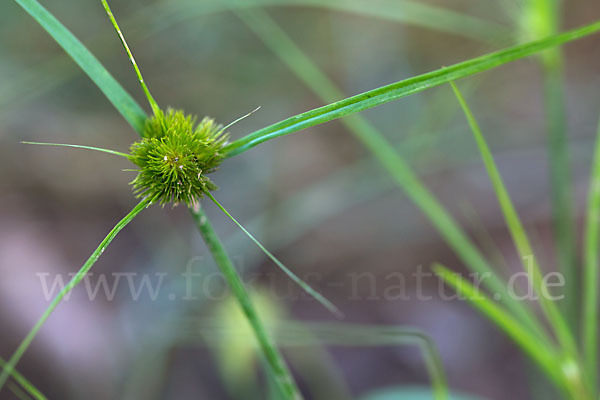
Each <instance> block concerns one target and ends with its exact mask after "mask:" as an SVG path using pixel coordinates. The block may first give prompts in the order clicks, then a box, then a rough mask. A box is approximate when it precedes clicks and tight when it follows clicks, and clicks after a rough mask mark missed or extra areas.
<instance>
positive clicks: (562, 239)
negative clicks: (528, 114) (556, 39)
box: [516, 0, 580, 327]
mask: <svg viewBox="0 0 600 400" xmlns="http://www.w3.org/2000/svg"><path fill="white" fill-rule="evenodd" d="M562 3H563V2H562V1H554V0H553V1H548V0H527V1H525V2H524V4H523V10H522V12H521V15H517V16H516V18H517V22H518V23H520V27H521V30H522V31H523V35H524V36H525V37H528V38H533V39H539V38H542V37H546V36H548V35H554V34H556V33H557V32H558V31H559V29H560V28H559V27H560V19H561V8H562ZM537 59H538V61H539V64H540V67H541V70H542V79H543V94H544V97H543V98H544V108H545V119H546V121H545V122H546V130H547V135H548V141H547V142H548V144H547V151H548V168H549V183H550V198H551V201H552V224H553V228H554V237H555V241H556V260H557V265H558V267H559V270H560V272H561V273H562V274H563V276H564V278H565V285H564V296H565V298H564V300H563V301H562V304H561V305H562V308H563V310H564V313H565V317H566V318H567V320H568V321H569V323H570V324H571V325H572V326H574V327H576V326H577V321H578V320H579V314H580V307H578V297H579V296H578V295H577V293H578V289H577V288H578V287H579V276H578V274H577V269H576V268H577V254H576V229H575V220H574V218H573V199H572V197H571V196H572V193H573V192H572V188H571V177H570V170H571V168H570V165H569V149H568V140H567V122H566V120H567V117H566V103H565V93H564V83H563V69H564V57H563V53H562V51H561V49H559V48H553V49H550V50H548V51H545V52H543V53H540V54H539V57H538V58H537Z"/></svg>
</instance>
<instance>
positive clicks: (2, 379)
mask: <svg viewBox="0 0 600 400" xmlns="http://www.w3.org/2000/svg"><path fill="white" fill-rule="evenodd" d="M150 204H152V199H150V198H145V199H143V200H142V201H140V202H139V203H138V205H137V206H135V207H134V208H133V210H131V211H130V212H129V214H127V215H126V216H125V217H123V219H122V220H120V221H119V222H118V223H117V224H116V225H115V227H114V228H113V229H112V230H111V231H110V232H109V233H108V235H106V237H105V238H104V240H103V241H102V242H101V243H100V245H99V246H98V247H97V248H96V250H94V252H93V253H92V255H91V256H90V257H89V258H88V259H87V261H86V262H85V264H83V266H82V267H81V269H80V270H79V271H77V274H75V276H73V278H72V279H71V280H70V281H69V283H68V284H67V285H66V286H65V287H64V288H63V289H62V290H61V291H60V293H59V294H58V295H57V296H56V297H55V298H54V300H52V302H51V303H50V305H49V306H48V308H47V309H46V311H44V314H43V315H42V317H41V318H40V319H39V320H38V322H37V323H36V324H35V326H34V327H33V328H32V329H31V331H29V333H28V334H27V336H26V337H25V339H23V341H22V342H21V344H20V345H19V347H18V348H17V350H16V351H15V352H14V354H13V355H12V357H11V358H10V359H9V360H8V362H7V363H6V365H4V368H3V369H2V374H0V389H2V387H3V386H4V384H5V383H6V380H7V379H8V377H9V376H10V374H11V373H12V372H13V371H14V368H15V366H16V365H17V363H18V362H19V360H20V359H21V357H23V354H25V351H27V349H28V348H29V345H30V344H31V342H32V341H33V339H35V337H36V335H37V333H38V332H39V330H40V329H41V328H42V326H43V325H44V323H45V322H46V320H47V319H48V317H50V315H51V314H52V312H53V311H54V310H55V309H56V307H58V305H59V304H60V302H61V301H62V299H63V298H64V297H65V295H67V293H69V292H70V291H71V290H73V288H74V287H75V286H77V284H79V282H81V280H82V279H83V278H84V277H85V275H86V274H87V273H88V272H89V270H90V269H91V268H92V267H93V266H94V264H95V263H96V261H98V258H100V255H102V253H103V252H104V250H105V249H106V248H107V247H108V245H109V244H110V242H112V241H113V239H114V238H115V237H116V236H117V234H118V233H119V232H120V231H121V230H122V229H123V228H125V226H127V224H129V223H130V222H131V221H132V220H133V218H134V217H135V216H136V215H138V214H139V213H140V212H141V211H142V210H143V209H144V208H146V207H148V206H149V205H150Z"/></svg>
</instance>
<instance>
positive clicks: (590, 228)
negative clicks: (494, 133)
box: [582, 121, 600, 389]
mask: <svg viewBox="0 0 600 400" xmlns="http://www.w3.org/2000/svg"><path fill="white" fill-rule="evenodd" d="M599 233H600V121H599V122H598V133H597V134H596V145H595V149H594V158H593V161H592V173H591V176H590V187H589V193H588V204H587V215H586V218H585V233H584V245H583V262H584V264H583V282H584V285H583V313H582V315H583V327H582V335H583V354H584V359H585V366H586V371H588V374H589V375H590V376H589V377H588V378H589V379H590V381H591V383H592V386H593V388H594V389H595V387H596V385H597V383H596V374H597V371H598V355H597V354H598V242H599V240H600V234H599Z"/></svg>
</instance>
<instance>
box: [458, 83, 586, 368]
mask: <svg viewBox="0 0 600 400" xmlns="http://www.w3.org/2000/svg"><path fill="white" fill-rule="evenodd" d="M450 85H451V86H452V90H453V91H454V94H455V95H456V98H457V99H458V102H459V104H460V106H461V107H462V109H463V111H464V113H465V117H466V118H467V122H468V123H469V126H470V128H471V131H472V132H473V136H474V137H475V142H476V143H477V147H478V148H479V152H480V154H481V158H482V160H483V163H484V164H485V168H486V170H487V173H488V176H489V178H490V181H491V182H492V186H493V187H494V191H495V193H496V197H497V199H498V203H499V204H500V208H501V209H502V213H503V214H504V219H505V221H506V224H507V226H508V229H509V231H510V234H511V237H512V239H513V241H514V243H515V245H516V247H517V250H518V252H519V255H520V256H521V260H522V262H523V268H524V270H525V272H526V273H527V275H528V278H529V280H530V281H531V283H532V285H533V288H534V289H535V291H536V293H537V296H538V297H539V303H540V305H541V307H542V310H543V311H544V314H545V315H546V317H547V319H548V321H549V322H550V324H551V326H552V328H553V330H554V332H555V334H556V336H557V338H558V340H559V341H560V343H561V345H562V346H563V348H564V350H565V351H567V352H569V353H570V354H571V356H573V357H574V358H576V357H577V346H576V344H575V339H574V338H573V334H572V332H571V330H570V328H569V326H568V325H567V323H566V321H565V319H564V318H563V315H562V314H561V312H560V311H559V309H558V307H557V306H556V304H555V303H554V302H553V301H552V300H551V299H549V298H548V295H549V291H548V288H547V286H545V284H544V280H543V277H542V272H541V270H540V267H539V265H538V263H537V260H536V258H535V255H534V253H533V250H532V248H531V245H530V243H529V238H528V237H527V233H526V232H525V228H524V227H523V224H522V223H521V220H520V218H519V215H518V214H517V210H516V209H515V206H514V205H513V202H512V200H511V198H510V195H509V194H508V190H506V186H505V185H504V182H503V180H502V176H501V175H500V172H499V171H498V168H497V167H496V163H495V162H494V157H493V155H492V152H491V150H490V148H489V146H488V145H487V143H486V141H485V138H484V137H483V134H482V133H481V129H480V128H479V124H477V121H476V120H475V117H474V116H473V113H472V112H471V109H470V108H469V106H468V105H467V102H466V101H465V99H464V98H463V96H462V94H461V93H460V91H459V90H458V88H457V87H456V85H455V84H454V82H450ZM527 260H530V262H527ZM527 264H530V265H529V267H528V266H527Z"/></svg>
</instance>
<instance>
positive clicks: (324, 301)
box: [206, 192, 344, 319]
mask: <svg viewBox="0 0 600 400" xmlns="http://www.w3.org/2000/svg"><path fill="white" fill-rule="evenodd" d="M206 195H207V196H208V197H209V198H210V199H211V200H212V201H213V202H214V203H215V204H216V205H217V207H219V208H220V209H221V211H223V212H224V213H225V215H227V217H229V219H231V220H232V221H233V222H234V223H235V224H236V225H237V226H238V228H240V229H241V230H242V232H244V233H245V234H246V236H248V237H249V238H250V240H252V241H253V242H254V244H256V245H257V246H258V248H259V249H260V250H261V251H262V252H263V253H265V254H266V255H267V257H269V258H270V259H271V261H273V262H274V263H275V264H276V265H277V266H278V267H279V268H280V269H281V270H282V271H283V272H284V273H285V274H286V275H287V276H288V277H289V278H290V279H291V280H293V281H294V282H295V283H296V284H297V285H298V286H300V287H301V288H302V290H304V291H305V292H306V293H308V294H309V295H311V296H312V297H313V298H314V299H315V300H317V301H318V302H319V303H321V304H322V305H323V307H325V308H326V309H327V310H329V311H330V312H331V313H333V314H334V315H335V316H336V317H338V318H340V319H341V318H344V314H343V313H342V312H341V311H340V310H339V309H338V308H337V307H336V306H335V305H333V303H332V302H331V301H329V300H327V299H326V298H325V297H324V296H323V295H322V294H321V293H319V292H317V291H316V290H315V289H313V288H312V287H310V286H309V285H308V284H307V283H306V282H304V281H303V280H302V279H300V278H299V277H298V276H297V275H296V274H294V273H293V272H292V271H291V270H290V269H289V268H288V267H286V266H285V265H284V264H283V263H282V262H281V261H279V259H278V258H277V257H275V256H274V255H273V253H271V252H270V251H269V250H267V248H266V247H265V246H263V245H262V243H260V242H259V241H258V239H256V238H255V237H254V236H253V235H252V234H251V233H250V232H248V230H247V229H246V228H244V227H243V225H242V224H240V223H239V222H238V221H237V220H236V219H235V218H234V217H233V216H232V215H231V214H230V213H229V211H227V210H226V209H225V207H223V206H222V205H221V203H219V202H218V201H217V199H215V197H214V196H213V195H212V194H211V193H210V192H207V193H206Z"/></svg>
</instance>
